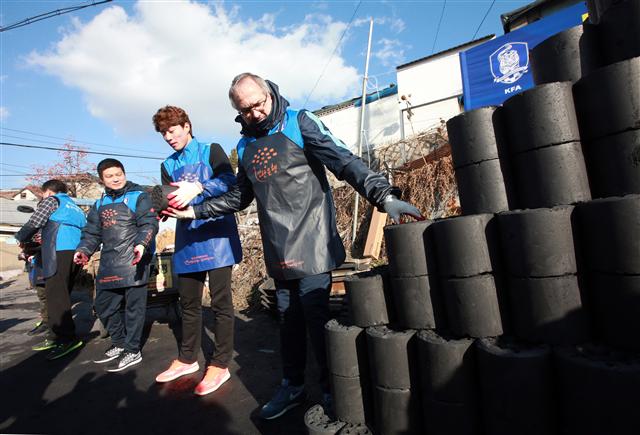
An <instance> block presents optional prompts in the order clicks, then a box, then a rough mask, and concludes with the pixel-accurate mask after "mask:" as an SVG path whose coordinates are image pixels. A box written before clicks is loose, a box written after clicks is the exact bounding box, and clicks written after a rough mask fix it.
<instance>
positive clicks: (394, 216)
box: [382, 195, 424, 224]
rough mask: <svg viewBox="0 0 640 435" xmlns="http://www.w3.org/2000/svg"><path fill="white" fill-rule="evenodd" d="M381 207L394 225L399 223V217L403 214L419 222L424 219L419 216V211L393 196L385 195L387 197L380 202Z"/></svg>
mask: <svg viewBox="0 0 640 435" xmlns="http://www.w3.org/2000/svg"><path fill="white" fill-rule="evenodd" d="M382 207H383V208H384V211H385V212H387V214H388V215H389V217H391V220H392V221H393V223H395V224H399V223H400V215H403V214H408V215H409V216H412V217H413V218H414V219H416V220H419V221H422V220H424V217H423V216H422V214H420V210H418V209H417V208H415V207H414V206H412V205H411V204H409V203H408V202H404V201H400V200H399V199H398V198H396V197H395V196H394V195H387V197H386V198H385V199H384V200H383V201H382Z"/></svg>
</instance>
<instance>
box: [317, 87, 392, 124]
mask: <svg viewBox="0 0 640 435" xmlns="http://www.w3.org/2000/svg"><path fill="white" fill-rule="evenodd" d="M397 93H398V86H396V84H395V83H391V85H389V86H388V87H386V88H384V89H382V90H380V91H375V92H371V93H370V94H367V97H366V98H367V104H369V103H371V102H373V101H376V100H380V99H382V98H385V97H388V96H391V95H395V94H397ZM361 104H362V97H354V98H352V99H350V100H347V101H343V102H342V103H338V104H332V105H330V106H324V107H322V108H320V109H318V110H314V111H313V113H314V114H315V115H318V116H320V115H326V114H327V113H331V112H335V111H336V110H340V109H344V108H346V107H351V106H356V107H360V105H361Z"/></svg>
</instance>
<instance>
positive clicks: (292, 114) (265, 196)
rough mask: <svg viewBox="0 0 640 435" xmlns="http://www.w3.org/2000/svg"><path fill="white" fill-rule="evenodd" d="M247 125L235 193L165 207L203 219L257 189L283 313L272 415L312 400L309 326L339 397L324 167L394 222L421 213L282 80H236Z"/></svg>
mask: <svg viewBox="0 0 640 435" xmlns="http://www.w3.org/2000/svg"><path fill="white" fill-rule="evenodd" d="M229 99H230V100H231V105H232V106H233V107H234V108H235V109H236V110H237V111H238V116H237V117H236V119H235V120H236V122H238V123H239V124H240V125H241V126H242V131H241V134H242V137H241V138H240V141H239V142H238V145H237V151H238V160H239V165H238V174H237V178H238V183H237V185H236V186H234V187H232V188H231V189H230V190H229V192H227V193H225V194H224V195H221V196H219V197H216V198H209V199H207V200H206V201H204V202H203V203H202V204H199V205H195V206H193V207H189V208H187V209H184V210H177V209H170V210H168V211H167V214H169V215H171V216H174V217H177V218H183V219H203V218H210V217H216V216H222V215H226V214H230V213H234V212H237V211H240V210H242V209H244V208H246V207H247V206H248V205H249V204H250V203H251V201H252V200H253V199H254V198H255V199H256V202H257V208H258V216H259V220H260V231H261V234H262V244H263V248H264V259H265V263H266V268H267V272H268V273H269V275H270V276H271V277H273V279H274V280H275V283H276V288H277V291H276V295H277V303H278V311H279V313H280V319H281V329H280V331H281V332H280V339H281V356H282V363H283V379H282V382H281V384H280V386H279V387H278V389H277V390H276V392H275V394H274V396H273V397H272V399H271V400H270V401H269V402H268V403H267V404H266V405H264V406H263V407H262V409H261V411H260V416H261V417H262V418H264V419H268V420H270V419H274V418H277V417H279V416H281V415H283V414H284V413H285V412H287V411H288V410H289V409H291V408H293V407H295V406H297V405H299V404H300V403H302V402H303V401H304V400H305V397H306V396H305V390H304V382H305V375H304V369H305V364H306V348H307V343H306V337H307V332H308V333H309V337H310V339H311V345H312V347H313V350H314V354H315V357H316V360H317V361H318V365H319V367H320V383H321V386H322V389H323V391H324V402H325V403H324V404H325V406H329V407H330V404H331V395H330V393H329V383H328V370H327V361H326V354H325V340H324V324H325V323H326V322H327V321H328V320H329V317H330V315H329V292H330V288H331V271H332V270H334V269H335V268H337V267H338V266H340V264H342V262H343V261H344V260H345V250H344V246H343V244H342V240H341V239H340V236H339V234H338V231H337V228H336V213H335V206H334V203H333V197H332V194H331V189H330V187H329V183H328V181H327V177H326V173H325V170H324V168H325V167H326V168H327V169H329V170H330V171H331V172H332V173H333V174H335V175H336V177H338V179H341V180H346V181H347V182H348V183H349V184H350V185H351V186H353V187H354V188H355V189H356V190H357V191H358V193H359V194H361V195H362V196H364V197H365V198H367V200H368V201H369V202H371V203H372V204H373V205H375V206H376V207H378V209H380V210H381V211H385V212H387V213H388V214H389V215H390V216H391V218H392V219H393V220H394V221H399V218H400V215H401V214H409V215H412V216H414V217H416V218H418V219H420V218H421V215H420V212H419V211H418V209H416V208H415V207H413V206H412V205H410V204H408V203H406V202H403V201H400V200H399V199H398V196H399V191H398V189H396V188H394V187H392V186H391V185H389V183H388V181H387V179H386V178H385V177H384V176H383V175H381V174H378V173H375V172H373V171H371V170H370V169H369V168H367V166H366V165H365V164H364V162H363V161H362V160H361V159H360V158H358V157H357V156H355V155H353V154H352V153H351V152H350V151H349V150H348V149H347V148H346V146H345V145H344V144H343V143H342V142H341V141H340V140H339V139H338V138H336V137H335V136H333V135H332V134H331V132H330V131H329V130H328V129H327V127H326V126H325V125H324V124H323V123H322V122H321V121H320V119H318V117H317V116H315V115H314V114H313V113H311V112H309V111H307V110H304V109H303V110H293V109H291V108H289V107H288V106H289V102H288V101H287V100H286V99H285V98H283V97H282V96H281V95H280V92H279V90H278V86H277V85H275V84H274V83H272V82H270V81H266V80H264V79H262V78H261V77H259V76H257V75H255V74H251V73H243V74H240V75H238V76H237V77H235V78H234V79H233V82H232V84H231V88H230V89H229Z"/></svg>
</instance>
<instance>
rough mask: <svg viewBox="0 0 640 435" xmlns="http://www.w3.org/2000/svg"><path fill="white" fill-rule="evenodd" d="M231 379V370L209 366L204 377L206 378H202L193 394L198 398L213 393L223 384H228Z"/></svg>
mask: <svg viewBox="0 0 640 435" xmlns="http://www.w3.org/2000/svg"><path fill="white" fill-rule="evenodd" d="M230 377H231V374H230V373H229V369H223V368H220V367H216V366H209V367H207V373H206V374H205V375H204V378H202V380H201V381H200V383H199V384H198V385H197V386H196V389H195V390H194V391H193V392H194V393H196V394H197V395H198V396H204V395H205V394H209V393H213V392H214V391H216V390H217V389H218V388H220V386H221V385H222V384H224V383H225V382H227V381H228V380H229V378H230Z"/></svg>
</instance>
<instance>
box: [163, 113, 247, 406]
mask: <svg viewBox="0 0 640 435" xmlns="http://www.w3.org/2000/svg"><path fill="white" fill-rule="evenodd" d="M153 124H154V127H155V129H156V131H157V132H159V133H160V134H161V135H162V137H163V139H164V140H165V142H167V144H169V146H170V147H171V148H172V149H173V150H174V153H173V154H171V155H170V156H169V157H168V158H167V159H166V160H165V161H164V162H163V163H162V165H161V175H162V184H165V185H168V184H171V185H174V186H176V187H177V190H176V191H175V192H173V193H171V194H170V195H169V196H168V197H169V198H170V200H171V202H170V203H171V204H173V205H174V206H176V207H184V206H187V205H189V204H191V205H194V204H200V203H202V202H203V201H205V200H207V199H209V198H215V197H217V196H220V195H222V194H224V193H225V192H227V191H228V190H229V189H230V188H231V187H232V186H234V185H235V183H236V178H235V176H234V174H233V170H232V168H231V163H230V162H229V158H228V157H227V155H226V153H225V152H224V150H223V149H222V147H221V146H220V145H219V144H217V143H211V144H209V143H204V142H200V141H198V140H197V139H196V138H195V137H194V136H193V127H192V124H191V120H190V119H189V115H187V113H186V112H185V111H184V110H183V109H181V108H179V107H175V106H165V107H162V108H161V109H159V110H158V111H157V113H156V114H155V115H154V116H153ZM241 260H242V249H241V247H240V237H239V236H238V229H237V226H236V221H235V217H234V216H233V215H229V216H224V217H218V218H203V219H195V220H191V221H178V222H177V223H176V240H175V252H174V254H173V268H174V271H175V272H176V274H178V292H179V297H180V305H181V307H182V343H181V346H180V351H179V355H178V358H177V359H175V360H174V361H173V362H172V363H171V365H170V366H169V368H167V370H165V371H163V372H162V373H160V374H159V375H158V376H157V377H156V381H157V382H160V383H164V382H170V381H173V380H174V379H177V378H179V377H181V376H184V375H187V374H189V373H195V372H197V371H198V370H200V366H199V364H198V352H199V349H200V347H201V345H202V291H203V288H204V283H205V280H206V278H207V276H208V277H209V293H210V295H211V310H212V311H213V315H214V320H213V322H214V324H213V333H214V335H215V348H214V349H213V351H212V350H211V349H204V348H203V352H204V353H205V364H206V367H207V369H206V373H205V375H204V377H203V378H202V380H201V381H200V383H198V385H197V386H196V388H195V390H194V393H195V394H197V395H200V396H202V395H205V394H209V393H212V392H214V391H216V390H217V389H218V388H220V386H221V385H222V384H223V383H225V382H226V381H227V380H229V378H230V377H231V374H230V372H229V363H230V362H231V358H232V356H233V324H234V318H235V313H234V310H233V300H232V296H231V270H232V268H233V265H234V264H237V263H239V262H240V261H241Z"/></svg>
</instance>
